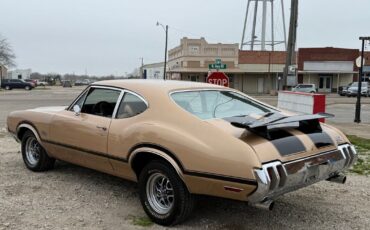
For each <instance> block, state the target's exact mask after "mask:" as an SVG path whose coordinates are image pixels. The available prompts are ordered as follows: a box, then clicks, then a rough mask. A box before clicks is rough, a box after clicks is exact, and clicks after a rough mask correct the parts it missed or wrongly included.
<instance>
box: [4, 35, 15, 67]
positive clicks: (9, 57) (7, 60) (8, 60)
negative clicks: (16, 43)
mask: <svg viewBox="0 0 370 230" xmlns="http://www.w3.org/2000/svg"><path fill="white" fill-rule="evenodd" d="M0 65H6V66H8V67H13V66H15V54H14V52H13V49H12V47H11V45H10V44H9V42H8V40H7V39H6V38H4V37H2V36H1V35H0Z"/></svg>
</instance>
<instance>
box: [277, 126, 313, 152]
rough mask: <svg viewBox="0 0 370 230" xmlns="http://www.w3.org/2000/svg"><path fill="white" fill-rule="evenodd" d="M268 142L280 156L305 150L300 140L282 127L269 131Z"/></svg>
mask: <svg viewBox="0 0 370 230" xmlns="http://www.w3.org/2000/svg"><path fill="white" fill-rule="evenodd" d="M270 142H271V143H272V144H273V145H274V146H275V148H276V149H277V150H278V152H279V154H280V155H281V156H287V155H291V154H295V153H300V152H304V151H306V148H305V147H304V145H303V143H302V142H301V140H299V138H298V137H296V136H294V135H293V134H291V133H289V132H288V131H286V130H284V129H278V130H274V131H271V132H270Z"/></svg>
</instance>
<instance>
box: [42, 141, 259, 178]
mask: <svg viewBox="0 0 370 230" xmlns="http://www.w3.org/2000/svg"><path fill="white" fill-rule="evenodd" d="M43 141H44V142H45V143H49V144H53V145H58V146H62V147H65V148H69V149H73V150H77V151H81V152H84V153H88V154H92V155H95V156H99V157H104V158H108V159H112V160H117V161H121V162H124V163H128V160H127V159H126V158H120V157H115V156H112V155H109V154H105V153H101V152H96V151H92V150H87V149H84V148H80V147H76V146H71V145H67V144H62V143H58V142H53V141H48V140H43ZM163 150H164V148H162V151H163ZM163 152H165V153H167V154H168V152H169V151H168V150H165V151H163ZM169 156H170V157H171V158H173V159H175V161H176V162H179V161H178V159H177V158H176V157H174V155H173V154H172V153H171V154H170V155H169ZM178 164H179V163H178ZM179 165H180V168H181V170H182V171H183V174H185V175H189V176H195V177H203V178H209V179H216V180H222V181H228V182H234V183H240V184H248V185H257V182H256V181H255V180H250V179H244V178H237V177H230V176H224V175H218V174H210V173H204V172H195V171H188V170H185V169H184V168H183V166H182V165H181V164H179Z"/></svg>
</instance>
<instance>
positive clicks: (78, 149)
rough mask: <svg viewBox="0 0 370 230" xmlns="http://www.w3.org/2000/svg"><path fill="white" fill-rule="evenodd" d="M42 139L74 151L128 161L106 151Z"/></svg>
mask: <svg viewBox="0 0 370 230" xmlns="http://www.w3.org/2000/svg"><path fill="white" fill-rule="evenodd" d="M42 141H43V142H45V143H48V144H52V145H58V146H61V147H64V148H69V149H73V150H76V151H80V152H84V153H88V154H91V155H95V156H99V157H105V158H109V159H112V160H117V161H121V162H125V163H127V162H128V160H127V159H126V158H121V157H116V156H112V155H110V154H106V153H102V152H96V151H92V150H89V149H84V148H80V147H76V146H72V145H67V144H62V143H58V142H54V141H49V140H42Z"/></svg>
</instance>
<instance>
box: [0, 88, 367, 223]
mask: <svg viewBox="0 0 370 230" xmlns="http://www.w3.org/2000/svg"><path fill="white" fill-rule="evenodd" d="M81 90H82V89H81V88H73V89H67V90H63V89H53V90H35V91H32V92H25V91H12V92H0V229H162V228H161V227H160V226H157V225H150V223H147V222H148V221H147V219H146V217H145V213H144V212H143V210H142V208H141V205H140V202H139V198H138V193H137V187H136V185H135V184H134V183H131V182H127V181H125V180H122V179H119V178H116V177H112V176H109V175H106V174H102V173H98V172H95V171H92V170H89V169H84V168H81V167H78V166H74V165H71V164H67V163H63V162H58V163H57V165H56V167H55V169H54V170H52V171H49V172H47V173H32V172H30V171H28V170H27V169H26V168H25V166H24V165H23V162H22V159H21V155H20V152H19V151H20V148H19V145H18V144H17V143H16V142H15V141H14V140H13V139H12V138H11V137H10V136H8V135H7V134H6V130H5V117H6V115H7V114H8V112H9V111H12V110H16V109H24V108H32V107H35V106H47V105H63V104H68V103H69V101H71V100H72V99H73V98H74V97H75V96H76V95H77V94H78V93H79V92H80V91H81ZM347 181H348V182H347V183H346V184H345V185H339V184H334V183H329V182H321V183H318V184H316V185H313V186H311V187H308V188H305V189H302V190H299V191H296V192H293V193H290V194H287V195H285V196H283V197H281V198H280V199H278V200H277V202H276V206H275V209H274V210H273V211H271V212H268V211H263V210H258V209H254V208H251V207H248V206H246V205H245V204H243V203H240V202H234V201H229V200H223V199H217V198H205V197H201V198H200V199H199V202H198V206H197V209H196V210H195V212H194V213H193V216H192V218H191V219H190V220H189V221H187V222H186V223H184V224H182V225H179V226H176V227H175V228H174V229H193V228H194V229H369V226H370V178H369V177H365V176H357V175H349V176H348V180H347ZM147 224H148V225H149V226H148V227H143V225H147Z"/></svg>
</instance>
